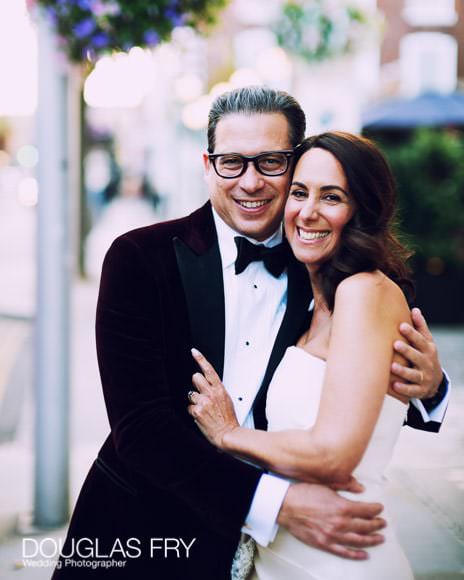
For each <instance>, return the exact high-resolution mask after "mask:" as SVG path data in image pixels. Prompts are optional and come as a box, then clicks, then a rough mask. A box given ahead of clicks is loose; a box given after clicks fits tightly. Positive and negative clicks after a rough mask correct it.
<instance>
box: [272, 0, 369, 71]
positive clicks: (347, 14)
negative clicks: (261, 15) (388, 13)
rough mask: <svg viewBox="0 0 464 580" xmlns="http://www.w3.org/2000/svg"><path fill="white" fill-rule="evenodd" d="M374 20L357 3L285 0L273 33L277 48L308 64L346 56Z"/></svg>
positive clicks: (336, 0) (329, 0) (332, 0)
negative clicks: (279, 47)
mask: <svg viewBox="0 0 464 580" xmlns="http://www.w3.org/2000/svg"><path fill="white" fill-rule="evenodd" d="M374 20H375V19H373V18H372V17H369V16H368V15H367V13H365V12H363V11H362V10H361V9H360V8H359V7H358V6H356V4H354V3H353V4H349V3H346V2H345V1H343V2H342V1H340V0H311V1H309V2H308V1H305V0H288V1H287V2H285V3H284V5H283V7H282V11H281V15H280V18H279V20H278V22H277V23H276V25H275V29H274V32H275V34H276V37H277V42H278V43H279V45H280V46H282V47H283V48H285V49H286V50H288V51H289V52H291V53H293V54H295V55H297V56H300V57H302V58H303V59H305V60H307V61H320V60H325V59H328V58H332V57H334V56H338V55H342V54H346V53H348V52H350V51H352V50H353V49H354V48H355V47H356V43H357V42H359V41H360V40H362V38H363V37H364V36H365V34H366V32H367V31H368V30H370V29H372V28H373V26H372V25H373V24H374Z"/></svg>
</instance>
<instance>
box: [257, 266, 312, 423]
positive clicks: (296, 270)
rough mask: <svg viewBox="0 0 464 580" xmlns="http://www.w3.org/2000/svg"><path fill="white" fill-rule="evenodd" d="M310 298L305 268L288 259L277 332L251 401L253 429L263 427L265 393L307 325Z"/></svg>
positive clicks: (309, 286) (264, 419)
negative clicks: (284, 297)
mask: <svg viewBox="0 0 464 580" xmlns="http://www.w3.org/2000/svg"><path fill="white" fill-rule="evenodd" d="M311 295H312V293H311V285H310V283H309V276H308V272H307V271H306V268H305V267H304V266H303V265H302V264H301V263H300V262H298V261H297V260H295V259H294V258H292V259H291V260H290V262H289V265H288V290H287V309H286V311H285V315H284V318H283V320H282V324H281V326H280V329H279V332H278V333H277V338H276V341H275V343H274V347H273V349H272V352H271V356H270V358H269V363H268V365H267V368H266V372H265V375H264V379H263V382H262V383H261V386H260V389H259V391H258V394H257V395H256V398H255V401H254V406H253V417H254V422H255V427H256V428H257V429H266V428H267V420H266V412H265V411H266V393H267V388H268V386H269V383H270V381H271V378H272V375H273V374H274V372H275V370H276V368H277V365H278V364H279V362H280V361H281V359H282V357H283V355H284V353H285V350H286V349H287V347H289V346H291V345H294V344H295V343H296V341H297V340H298V338H299V337H300V336H301V334H302V333H303V331H304V330H305V329H306V328H308V326H309V322H310V314H309V312H308V306H309V302H310V300H311Z"/></svg>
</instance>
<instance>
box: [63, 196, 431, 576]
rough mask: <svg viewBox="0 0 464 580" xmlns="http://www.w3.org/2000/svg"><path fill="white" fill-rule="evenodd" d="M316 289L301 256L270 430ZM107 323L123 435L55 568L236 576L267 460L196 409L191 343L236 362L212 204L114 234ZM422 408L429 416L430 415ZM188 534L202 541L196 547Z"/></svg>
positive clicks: (106, 382)
mask: <svg viewBox="0 0 464 580" xmlns="http://www.w3.org/2000/svg"><path fill="white" fill-rule="evenodd" d="M310 294H311V293H310V286H309V280H308V276H307V273H306V270H305V268H304V267H303V266H302V265H301V264H299V263H298V262H296V261H295V260H292V261H291V262H290V264H289V266H288V306H287V310H286V313H285V316H284V319H283V322H282V325H281V328H280V330H279V333H278V336H277V339H276V342H275V344H274V348H273V350H272V354H271V357H270V360H269V364H268V367H267V370H266V373H265V378H264V380H263V384H262V385H261V388H260V390H259V392H258V395H257V397H256V399H255V404H254V417H255V424H256V426H257V427H258V428H262V429H265V428H266V420H265V414H264V408H265V400H266V390H267V386H268V384H269V381H270V379H271V377H272V374H273V372H274V370H275V368H276V366H277V365H278V363H279V361H280V359H281V358H282V356H283V354H284V352H285V349H286V348H287V347H288V346H289V345H291V344H295V342H296V340H297V338H298V337H299V336H300V335H301V333H302V330H303V329H304V327H305V325H307V323H308V319H307V308H308V304H309V301H310V297H311V295H310ZM96 333H97V352H98V362H99V367H100V374H101V379H102V385H103V391H104V396H105V402H106V406H107V411H108V416H109V421H110V425H111V433H110V435H109V437H108V439H107V440H106V441H105V443H104V445H103V447H102V449H101V450H100V453H99V456H98V458H97V459H96V461H95V463H94V464H93V466H92V468H91V470H90V472H89V474H88V476H87V479H86V481H85V483H84V486H83V488H82V491H81V493H80V496H79V499H78V502H77V505H76V508H75V511H74V514H73V517H72V519H71V523H70V527H69V531H68V536H67V540H66V543H65V546H64V550H63V553H64V554H65V555H69V554H71V558H69V557H68V558H66V557H65V556H63V557H62V558H61V560H60V562H59V566H58V567H57V569H56V570H55V575H54V578H55V579H58V578H60V579H62V578H87V577H89V578H100V577H105V578H130V579H135V578H137V579H145V578H146V579H150V580H171V579H172V580H190V579H192V580H196V579H197V578H198V579H201V580H221V579H226V578H229V577H230V572H229V571H230V564H231V560H232V557H233V554H234V552H235V548H236V545H237V542H238V539H239V534H240V528H241V526H242V524H243V522H244V519H245V517H246V514H247V512H248V510H249V507H250V504H251V501H252V498H253V494H254V491H255V489H256V486H257V484H258V481H259V478H260V476H261V473H262V472H261V470H259V469H257V468H255V467H253V466H251V465H249V464H247V463H243V462H241V461H239V460H237V459H235V458H233V457H230V456H228V455H227V454H223V453H220V452H218V451H217V450H216V449H215V448H214V447H213V446H211V445H210V444H209V443H208V442H207V441H206V439H205V438H204V437H203V436H202V435H201V434H200V432H199V431H198V429H197V428H196V426H195V425H194V423H193V421H192V419H191V417H190V416H189V415H188V413H187V393H188V391H189V390H190V389H191V376H192V374H193V373H194V372H196V370H197V369H196V366H195V365H194V362H193V359H192V358H191V354H190V349H191V347H192V346H195V347H196V348H198V349H199V350H200V351H201V352H202V353H203V354H204V355H205V356H206V357H207V358H208V359H209V360H210V362H211V363H212V364H213V365H214V366H215V368H216V370H217V371H218V373H219V374H222V370H223V364H224V360H223V357H224V340H225V336H224V334H225V323H224V287H223V277H222V265H221V258H220V253H219V246H218V241H217V235H216V230H215V227H214V220H213V216H212V212H211V207H210V204H209V202H208V203H207V204H206V205H205V206H203V207H202V208H200V209H199V210H197V211H195V212H194V213H192V214H191V215H190V216H188V217H186V218H182V219H179V220H175V221H171V222H166V223H161V224H157V225H153V226H149V227H145V228H140V229H137V230H133V231H131V232H128V233H127V234H124V235H122V236H120V237H119V238H117V239H116V240H115V242H114V243H113V244H112V246H111V248H110V249H109V251H108V253H107V255H106V258H105V261H104V265H103V271H102V278H101V285H100V294H99V299H98V306H97V318H96ZM409 419H410V422H411V424H412V426H416V427H419V428H420V427H421V420H420V416H419V415H418V414H416V415H415V416H412V415H411V416H410V418H409ZM82 538H84V539H85V540H82ZM79 539H81V542H80V544H79V549H77V543H78V541H79ZM193 539H194V542H193V544H191V542H192V540H193ZM87 540H88V541H87ZM181 540H182V541H181ZM184 544H185V545H187V546H189V545H190V544H191V547H190V549H189V552H188V557H187V551H186V549H185V548H184V547H183V545H184ZM89 546H91V548H93V553H94V555H95V553H96V551H95V550H96V549H97V551H98V555H99V556H98V558H94V559H97V560H98V561H101V560H105V559H107V560H108V559H115V560H118V559H119V560H121V564H122V563H123V561H124V560H126V563H125V564H124V566H122V567H112V568H108V569H105V568H103V567H96V568H95V569H92V568H91V567H84V565H83V564H82V562H83V561H84V560H92V558H91V557H90V558H86V557H85V556H86V554H88V553H89V550H90V547H89ZM176 547H177V550H176ZM115 548H116V549H115ZM86 550H87V551H86ZM83 554H84V555H83ZM102 555H103V556H104V557H103V558H102ZM66 560H68V562H66ZM69 560H72V562H70V561H69Z"/></svg>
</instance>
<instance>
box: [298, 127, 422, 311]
mask: <svg viewBox="0 0 464 580" xmlns="http://www.w3.org/2000/svg"><path fill="white" fill-rule="evenodd" d="M314 148H318V149H324V150H325V151H328V152H329V153H331V154H332V155H333V156H334V157H335V158H336V159H337V160H338V162H339V163H340V165H341V166H342V168H343V171H344V173H345V176H346V179H347V182H348V193H349V195H350V196H351V199H352V200H353V202H354V207H355V213H354V215H353V217H352V218H351V220H350V221H349V222H348V224H347V225H346V226H345V227H344V229H343V232H342V236H341V241H340V245H339V247H338V249H337V250H336V252H335V254H334V255H333V256H332V257H331V258H330V259H329V260H327V262H325V263H324V264H322V266H321V267H320V269H319V274H320V281H321V288H322V292H323V295H324V298H325V300H326V302H327V305H328V307H329V308H330V310H333V307H334V301H335V290H336V289H337V286H338V284H340V282H341V281H342V280H344V279H345V278H347V277H348V276H351V275H352V274H356V273H358V272H372V271H374V270H381V271H382V272H383V273H384V274H386V275H387V276H389V277H390V278H391V279H392V280H394V281H395V282H396V283H397V284H398V285H399V286H400V287H401V288H402V290H403V292H404V294H405V296H406V298H407V299H408V302H409V303H411V302H412V300H413V297H414V287H413V284H412V282H411V280H410V277H409V268H408V267H407V266H406V260H407V259H408V258H409V257H410V255H411V252H410V251H408V250H407V249H406V248H405V247H404V246H403V245H402V244H401V242H400V241H399V240H398V238H397V235H396V233H395V212H396V188H395V180H394V178H393V175H392V172H391V170H390V167H389V166H388V163H387V161H386V160H385V158H384V156H383V155H382V153H381V152H380V151H379V149H378V148H377V147H376V146H375V145H374V143H373V142H372V141H370V140H369V139H366V138H365V137H360V136H357V135H352V134H350V133H343V132H329V133H321V134H320V135H315V136H313V137H309V138H308V139H305V140H304V141H303V142H302V143H301V145H300V146H299V147H298V148H297V150H296V159H295V163H296V164H298V161H299V159H300V158H301V157H302V156H303V155H304V154H305V153H306V152H307V151H309V150H310V149H314Z"/></svg>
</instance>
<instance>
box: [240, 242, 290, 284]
mask: <svg viewBox="0 0 464 580" xmlns="http://www.w3.org/2000/svg"><path fill="white" fill-rule="evenodd" d="M234 240H235V245H236V246H237V259H236V260H235V273H236V274H240V273H241V272H243V271H244V270H245V268H246V267H247V266H248V264H250V263H251V262H259V261H261V260H262V261H263V262H264V266H265V267H266V269H267V271H268V272H269V273H270V274H272V275H273V276H275V277H276V278H278V277H279V276H280V275H281V274H282V272H283V271H284V269H285V266H286V265H287V262H288V246H287V244H285V243H283V242H282V243H281V244H278V245H277V246H272V248H267V247H266V246H264V245H263V244H252V243H251V242H250V241H248V240H247V239H246V238H241V237H239V236H237V237H236V238H234Z"/></svg>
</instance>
